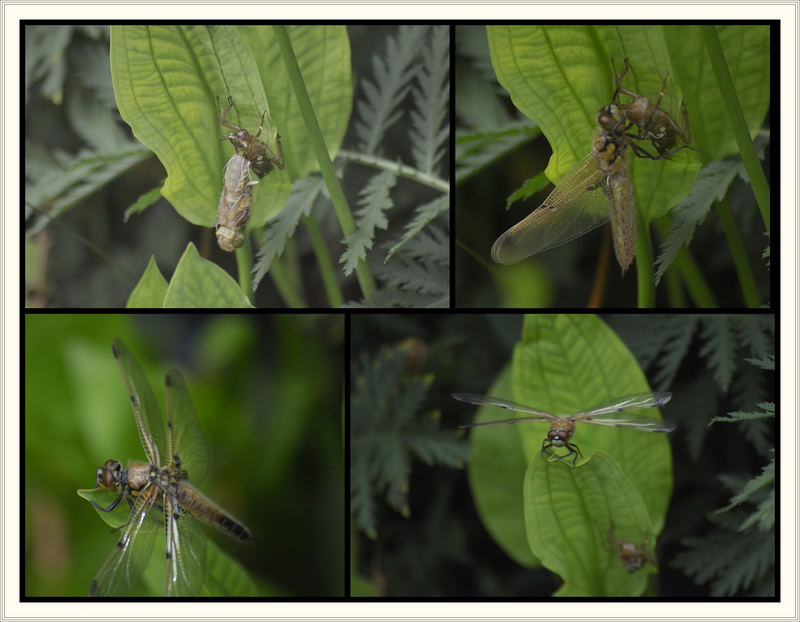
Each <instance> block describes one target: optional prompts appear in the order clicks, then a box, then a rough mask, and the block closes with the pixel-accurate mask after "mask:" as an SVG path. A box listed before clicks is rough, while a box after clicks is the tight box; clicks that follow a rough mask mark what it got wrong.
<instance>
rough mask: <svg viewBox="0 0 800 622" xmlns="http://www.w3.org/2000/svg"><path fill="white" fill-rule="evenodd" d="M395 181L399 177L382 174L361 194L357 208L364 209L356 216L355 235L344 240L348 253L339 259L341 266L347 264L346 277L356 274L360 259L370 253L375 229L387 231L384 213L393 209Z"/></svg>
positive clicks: (387, 224)
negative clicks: (392, 194) (392, 190)
mask: <svg viewBox="0 0 800 622" xmlns="http://www.w3.org/2000/svg"><path fill="white" fill-rule="evenodd" d="M396 181H397V175H395V174H394V173H393V172H391V171H383V172H381V173H378V174H377V175H375V176H373V177H372V179H371V180H370V181H369V183H368V184H367V185H366V187H364V189H363V190H362V191H361V192H360V195H361V199H360V200H359V202H358V204H359V205H360V206H361V209H359V210H358V212H357V215H358V220H357V222H356V232H355V233H353V234H351V235H349V236H347V237H346V238H345V240H344V241H345V244H346V245H347V250H345V252H344V253H342V256H341V257H340V258H339V263H343V264H344V268H343V271H344V273H345V275H346V276H350V273H351V272H352V271H353V270H355V267H356V264H357V263H358V260H359V259H366V256H367V250H368V249H370V248H372V241H373V238H374V237H375V228H376V227H377V228H378V229H386V227H388V226H389V222H388V221H387V220H386V216H384V214H383V212H384V210H387V209H389V208H391V207H392V206H393V205H394V203H393V202H392V197H391V195H390V191H391V189H392V188H393V187H394V185H395V182H396Z"/></svg>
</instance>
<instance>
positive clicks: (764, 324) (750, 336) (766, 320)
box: [734, 315, 775, 358]
mask: <svg viewBox="0 0 800 622" xmlns="http://www.w3.org/2000/svg"><path fill="white" fill-rule="evenodd" d="M734 326H735V329H736V332H737V333H738V334H739V337H740V339H741V341H742V344H743V345H745V346H748V347H749V349H750V354H751V355H752V356H754V357H756V358H759V357H764V356H768V355H769V354H770V353H771V352H772V344H773V343H774V341H775V340H774V334H773V333H774V326H775V322H774V321H773V319H772V317H771V316H760V315H739V316H736V319H735V325H734Z"/></svg>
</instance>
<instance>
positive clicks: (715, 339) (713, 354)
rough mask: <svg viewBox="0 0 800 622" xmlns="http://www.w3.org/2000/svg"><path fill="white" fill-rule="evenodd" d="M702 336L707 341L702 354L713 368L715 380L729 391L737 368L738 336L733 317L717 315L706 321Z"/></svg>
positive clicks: (723, 389)
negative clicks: (734, 328)
mask: <svg viewBox="0 0 800 622" xmlns="http://www.w3.org/2000/svg"><path fill="white" fill-rule="evenodd" d="M702 336H703V338H704V340H705V342H706V343H704V344H703V347H702V348H701V350H700V354H701V355H702V356H704V357H706V364H707V365H709V367H710V369H711V370H712V372H713V375H714V380H716V382H717V384H718V385H719V387H720V388H721V389H722V391H723V392H727V391H728V387H730V384H731V379H732V378H733V370H734V369H735V368H736V337H735V335H734V331H733V326H732V322H731V319H730V318H729V317H726V316H716V317H714V318H713V319H712V320H710V321H704V322H703V329H702Z"/></svg>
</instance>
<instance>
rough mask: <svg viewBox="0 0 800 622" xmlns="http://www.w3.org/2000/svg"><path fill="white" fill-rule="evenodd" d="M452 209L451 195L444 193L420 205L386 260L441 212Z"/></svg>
mask: <svg viewBox="0 0 800 622" xmlns="http://www.w3.org/2000/svg"><path fill="white" fill-rule="evenodd" d="M449 209H450V195H449V194H447V195H444V196H441V197H439V198H438V199H434V200H433V201H431V202H430V203H426V204H425V205H420V206H419V207H418V208H417V209H416V212H415V214H416V215H415V216H414V218H413V219H412V221H411V222H410V223H408V224H407V225H406V232H405V233H404V234H403V237H402V238H400V241H399V242H398V243H397V244H395V245H394V246H392V248H391V249H390V250H389V253H388V254H387V255H386V259H385V260H384V261H389V259H391V258H392V255H394V254H395V253H396V252H397V251H398V250H399V249H400V248H401V247H402V246H403V245H404V244H405V243H406V242H408V241H409V240H411V239H412V238H413V237H414V236H415V235H417V233H419V232H420V231H422V229H423V228H424V227H425V225H427V224H428V223H430V222H431V221H433V219H434V218H436V217H437V216H438V215H439V214H443V213H448V212H449Z"/></svg>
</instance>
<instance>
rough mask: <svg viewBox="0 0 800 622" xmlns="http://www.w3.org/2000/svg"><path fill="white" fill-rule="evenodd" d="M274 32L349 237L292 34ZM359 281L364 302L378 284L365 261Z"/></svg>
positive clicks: (350, 223)
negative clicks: (299, 65) (296, 55)
mask: <svg viewBox="0 0 800 622" xmlns="http://www.w3.org/2000/svg"><path fill="white" fill-rule="evenodd" d="M273 30H274V32H275V40H276V41H277V43H278V48H279V49H280V51H281V56H282V57H283V62H284V64H285V65H286V71H287V73H288V74H289V82H290V84H291V85H292V90H293V91H294V96H295V99H296V100H297V105H298V107H299V108H300V113H301V114H302V116H303V122H304V123H305V126H306V131H307V132H308V135H309V138H310V139H311V147H312V149H313V150H314V155H315V156H316V158H317V164H319V168H320V171H321V172H322V177H323V179H324V180H325V185H326V186H327V188H328V194H329V195H330V197H331V201H332V202H333V208H334V210H335V212H336V218H337V219H338V221H339V226H340V227H341V228H342V233H344V236H345V237H348V236H350V235H352V234H353V233H355V230H356V225H355V220H353V214H352V212H351V211H350V206H349V205H348V204H347V199H346V198H345V196H344V192H343V191H342V187H341V185H340V184H339V180H338V179H337V177H336V173H335V172H334V170H333V162H331V159H330V157H329V156H328V149H327V147H326V146H325V139H324V138H323V136H322V130H320V127H319V123H317V117H316V115H315V114H314V107H313V106H312V105H311V99H310V98H309V96H308V91H307V90H306V85H305V82H303V76H302V75H301V73H300V67H298V65H297V59H296V58H295V55H294V50H293V49H292V43H291V41H290V40H289V35H288V33H287V32H286V27H285V26H273ZM356 278H357V279H358V283H359V285H360V286H361V293H362V295H363V296H364V298H365V299H367V300H369V299H370V297H371V296H372V292H373V291H375V281H374V280H373V278H372V274H370V272H369V268H368V266H367V263H366V262H365V261H364V260H359V261H358V264H357V265H356Z"/></svg>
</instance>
